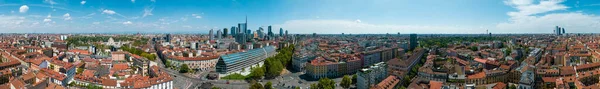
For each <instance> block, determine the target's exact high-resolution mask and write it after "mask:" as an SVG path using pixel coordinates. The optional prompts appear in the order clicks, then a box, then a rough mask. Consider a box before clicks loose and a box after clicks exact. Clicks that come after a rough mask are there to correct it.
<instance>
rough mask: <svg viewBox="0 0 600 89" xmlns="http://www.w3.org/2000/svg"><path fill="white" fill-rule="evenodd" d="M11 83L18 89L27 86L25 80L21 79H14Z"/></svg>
mask: <svg viewBox="0 0 600 89" xmlns="http://www.w3.org/2000/svg"><path fill="white" fill-rule="evenodd" d="M10 83H11V84H12V86H13V87H15V88H16V89H24V88H25V82H23V81H21V80H19V79H13V80H12V81H10Z"/></svg>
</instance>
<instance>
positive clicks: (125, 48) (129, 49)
mask: <svg viewBox="0 0 600 89" xmlns="http://www.w3.org/2000/svg"><path fill="white" fill-rule="evenodd" d="M121 50H123V51H127V52H129V53H132V54H135V55H139V56H142V57H145V58H147V59H148V60H151V61H154V60H156V55H155V54H150V53H148V52H144V51H143V50H141V49H137V48H134V47H129V46H127V45H123V46H122V47H121Z"/></svg>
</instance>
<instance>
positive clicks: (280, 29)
mask: <svg viewBox="0 0 600 89" xmlns="http://www.w3.org/2000/svg"><path fill="white" fill-rule="evenodd" d="M279 36H283V28H279Z"/></svg>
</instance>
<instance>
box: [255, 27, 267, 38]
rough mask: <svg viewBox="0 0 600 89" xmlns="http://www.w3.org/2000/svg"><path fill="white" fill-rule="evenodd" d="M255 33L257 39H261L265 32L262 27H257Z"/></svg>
mask: <svg viewBox="0 0 600 89" xmlns="http://www.w3.org/2000/svg"><path fill="white" fill-rule="evenodd" d="M256 33H257V34H258V38H259V39H262V38H263V37H264V36H265V32H264V29H263V28H262V27H258V30H256Z"/></svg>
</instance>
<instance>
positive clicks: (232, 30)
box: [231, 26, 238, 37]
mask: <svg viewBox="0 0 600 89" xmlns="http://www.w3.org/2000/svg"><path fill="white" fill-rule="evenodd" d="M237 33H238V32H237V28H236V27H235V26H232V27H231V36H233V37H235V36H236V35H237Z"/></svg>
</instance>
